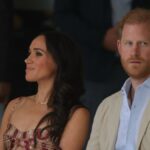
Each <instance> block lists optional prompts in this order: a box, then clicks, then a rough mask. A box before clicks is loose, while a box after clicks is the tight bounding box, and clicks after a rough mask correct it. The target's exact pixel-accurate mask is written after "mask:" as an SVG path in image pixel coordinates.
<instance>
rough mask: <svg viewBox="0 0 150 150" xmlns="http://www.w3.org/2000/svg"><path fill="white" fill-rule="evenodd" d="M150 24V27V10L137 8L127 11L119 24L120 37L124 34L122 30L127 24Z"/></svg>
mask: <svg viewBox="0 0 150 150" xmlns="http://www.w3.org/2000/svg"><path fill="white" fill-rule="evenodd" d="M143 23H144V24H149V27H150V10H148V9H143V8H135V9H133V10H131V11H130V12H129V13H127V15H126V16H124V17H123V19H122V20H121V21H120V23H119V24H118V26H117V32H118V36H119V38H121V36H122V30H123V27H124V25H125V24H143Z"/></svg>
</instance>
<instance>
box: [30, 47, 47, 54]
mask: <svg viewBox="0 0 150 150" xmlns="http://www.w3.org/2000/svg"><path fill="white" fill-rule="evenodd" d="M33 50H34V51H42V52H44V53H47V51H46V50H44V49H42V48H36V47H35V48H33ZM29 51H31V49H29Z"/></svg>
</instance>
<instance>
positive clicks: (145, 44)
mask: <svg viewBox="0 0 150 150" xmlns="http://www.w3.org/2000/svg"><path fill="white" fill-rule="evenodd" d="M139 44H140V46H147V45H148V43H147V42H140V43H139Z"/></svg>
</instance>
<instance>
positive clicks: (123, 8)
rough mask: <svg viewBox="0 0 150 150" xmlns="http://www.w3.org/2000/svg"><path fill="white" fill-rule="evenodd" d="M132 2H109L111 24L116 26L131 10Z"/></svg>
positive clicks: (114, 0) (129, 0) (119, 0)
mask: <svg viewBox="0 0 150 150" xmlns="http://www.w3.org/2000/svg"><path fill="white" fill-rule="evenodd" d="M131 2H132V0H111V5H112V23H113V25H116V23H118V22H119V21H120V20H121V19H122V17H123V16H124V15H126V13H127V12H129V11H130V9H131Z"/></svg>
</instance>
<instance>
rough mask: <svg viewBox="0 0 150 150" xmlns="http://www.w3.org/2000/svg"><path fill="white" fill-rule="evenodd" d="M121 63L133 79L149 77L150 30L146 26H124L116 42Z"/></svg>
mask: <svg viewBox="0 0 150 150" xmlns="http://www.w3.org/2000/svg"><path fill="white" fill-rule="evenodd" d="M117 44H118V51H119V54H120V58H121V63H122V66H123V68H124V69H125V71H126V72H127V73H128V75H129V76H130V77H132V78H134V79H146V78H147V77H148V76H150V29H149V25H147V24H144V23H142V24H125V25H124V27H123V31H122V36H121V39H120V40H118V43H117Z"/></svg>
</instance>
